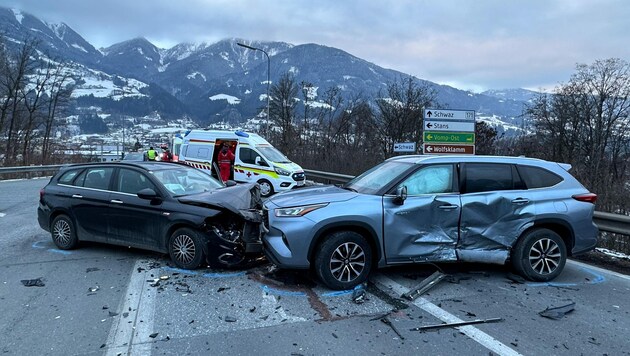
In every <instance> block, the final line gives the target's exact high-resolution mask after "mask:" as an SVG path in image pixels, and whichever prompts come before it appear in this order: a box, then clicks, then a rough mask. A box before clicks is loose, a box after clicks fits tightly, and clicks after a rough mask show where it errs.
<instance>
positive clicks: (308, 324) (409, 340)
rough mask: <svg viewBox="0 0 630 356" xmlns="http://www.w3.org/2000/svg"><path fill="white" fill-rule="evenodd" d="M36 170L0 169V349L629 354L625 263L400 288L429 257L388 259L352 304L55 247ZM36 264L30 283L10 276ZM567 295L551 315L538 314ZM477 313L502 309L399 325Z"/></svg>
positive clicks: (474, 268) (321, 294) (245, 278)
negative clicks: (403, 262) (6, 175)
mask: <svg viewBox="0 0 630 356" xmlns="http://www.w3.org/2000/svg"><path fill="white" fill-rule="evenodd" d="M46 182H47V180H45V179H39V180H17V181H0V231H2V234H0V305H2V309H1V310H2V312H1V313H0V352H1V353H2V354H15V355H44V354H50V355H86V354H99V355H100V354H107V355H118V354H123V355H126V354H131V355H149V354H154V355H161V354H169V355H170V354H177V355H187V354H190V355H197V354H204V355H208V354H212V355H220V354H229V355H251V354H262V355H267V354H274V355H339V354H344V355H365V354H368V355H373V354H375V355H378V354H383V355H401V354H431V355H452V354H466V355H488V354H489V353H492V354H498V355H519V354H521V355H540V354H545V355H576V354H585V355H596V354H599V355H603V354H608V355H624V354H625V355H628V354H630V349H629V348H628V345H629V341H628V335H630V333H629V330H630V298H629V297H628V295H629V292H630V277H628V276H623V275H619V274H616V273H613V272H608V271H605V270H600V269H598V268H595V267H590V266H587V265H583V264H580V263H576V262H569V263H568V265H567V268H566V270H565V272H564V273H563V274H562V275H561V276H560V277H559V278H558V279H556V280H555V281H554V283H550V284H537V283H514V282H513V281H511V280H509V279H507V278H506V275H507V273H508V272H509V271H508V270H506V269H505V268H502V267H497V266H487V265H470V264H467V265H440V266H439V267H440V268H442V269H443V270H444V272H446V273H447V274H448V277H447V278H446V279H445V280H443V281H442V282H440V283H439V284H437V285H436V286H435V287H434V288H433V289H431V290H430V291H429V292H428V293H427V294H425V295H423V296H422V297H420V298H418V299H416V300H415V301H414V302H409V301H403V300H401V299H399V297H400V295H401V294H402V293H403V292H406V291H408V290H409V289H411V288H413V287H414V286H416V285H417V284H418V283H420V282H421V281H422V280H423V279H424V278H425V277H427V276H428V275H430V274H431V273H432V272H434V271H435V269H436V267H435V266H431V265H428V266H413V267H405V268H392V269H386V270H382V271H380V272H378V273H375V274H374V276H373V278H371V282H370V284H369V285H368V286H367V289H366V294H365V298H364V301H363V303H361V304H357V303H355V302H353V294H354V295H355V296H356V294H357V293H360V292H357V291H346V292H334V291H330V290H327V289H325V288H323V287H321V286H320V285H318V284H317V283H316V282H315V281H314V280H313V279H311V278H310V277H309V276H308V275H307V274H306V273H304V272H291V271H278V270H275V269H274V268H273V267H272V266H270V265H261V266H258V267H255V268H252V269H250V270H246V271H220V270H210V269H201V270H196V271H192V272H191V271H183V270H178V269H175V268H173V267H171V266H170V263H169V260H168V258H167V257H166V256H162V255H160V254H155V253H151V252H146V251H140V250H135V249H128V248H122V247H112V246H107V245H101V244H82V245H81V247H80V248H79V249H77V250H73V251H60V250H57V249H56V248H55V247H54V245H53V243H52V241H51V240H50V236H49V234H48V233H46V232H45V231H43V230H41V229H40V228H39V226H38V224H37V218H36V208H37V200H38V191H39V189H40V188H41V187H42V186H43V185H45V184H46ZM160 277H161V278H163V279H160ZM36 278H40V279H41V281H42V282H43V284H44V286H41V287H38V286H31V287H26V286H24V285H23V284H22V282H21V280H31V279H36ZM570 302H575V310H574V311H572V312H571V313H569V314H567V315H566V316H564V317H563V318H562V319H560V320H552V319H548V318H543V317H541V316H540V315H539V312H540V311H542V310H544V309H545V308H547V307H553V306H562V305H566V304H568V303H570ZM383 315H387V320H389V321H390V322H391V325H393V328H392V327H390V326H389V325H386V324H385V323H384V322H382V321H381V319H382V317H383ZM488 318H501V319H502V321H500V322H496V323H488V324H478V325H470V326H464V327H459V328H443V329H440V330H436V331H424V332H419V331H411V330H410V329H412V328H415V327H420V326H426V325H431V324H440V323H443V322H457V321H467V320H474V319H488ZM394 329H396V331H398V333H399V334H400V335H398V334H397V333H396V331H395V330H394Z"/></svg>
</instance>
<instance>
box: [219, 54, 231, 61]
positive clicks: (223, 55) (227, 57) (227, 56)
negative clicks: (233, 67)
mask: <svg viewBox="0 0 630 356" xmlns="http://www.w3.org/2000/svg"><path fill="white" fill-rule="evenodd" d="M219 55H220V56H221V58H223V59H225V60H226V61H229V60H230V56H229V54H228V53H227V52H221V53H219Z"/></svg>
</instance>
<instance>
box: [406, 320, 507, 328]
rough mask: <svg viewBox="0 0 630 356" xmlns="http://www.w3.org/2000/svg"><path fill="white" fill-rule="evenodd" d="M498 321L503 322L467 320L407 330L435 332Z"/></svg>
mask: <svg viewBox="0 0 630 356" xmlns="http://www.w3.org/2000/svg"><path fill="white" fill-rule="evenodd" d="M499 321H503V318H490V319H476V320H469V321H460V322H457V323H446V324H435V325H426V326H420V327H417V328H413V329H409V330H411V331H425V330H435V329H442V328H456V327H459V326H466V325H472V324H486V323H496V322H499Z"/></svg>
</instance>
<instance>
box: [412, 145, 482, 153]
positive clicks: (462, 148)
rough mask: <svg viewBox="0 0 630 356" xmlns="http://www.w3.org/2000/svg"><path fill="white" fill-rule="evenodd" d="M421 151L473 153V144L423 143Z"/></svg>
mask: <svg viewBox="0 0 630 356" xmlns="http://www.w3.org/2000/svg"><path fill="white" fill-rule="evenodd" d="M422 149H423V152H424V153H425V154H429V155H448V154H457V155H474V154H475V145H449V144H441V143H438V144H433V143H425V144H423V145H422Z"/></svg>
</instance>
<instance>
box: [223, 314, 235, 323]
mask: <svg viewBox="0 0 630 356" xmlns="http://www.w3.org/2000/svg"><path fill="white" fill-rule="evenodd" d="M223 321H225V322H228V323H235V322H236V318H235V317H233V316H229V315H228V316H226V317H225V318H223Z"/></svg>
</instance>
